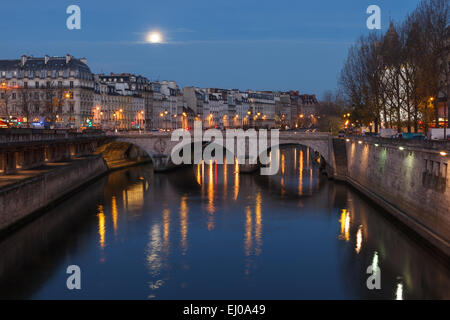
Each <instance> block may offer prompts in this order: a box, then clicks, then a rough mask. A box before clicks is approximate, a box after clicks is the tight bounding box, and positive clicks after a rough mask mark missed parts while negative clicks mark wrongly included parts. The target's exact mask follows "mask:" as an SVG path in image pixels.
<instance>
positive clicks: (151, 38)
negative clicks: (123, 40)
mask: <svg viewBox="0 0 450 320" xmlns="http://www.w3.org/2000/svg"><path fill="white" fill-rule="evenodd" d="M162 41H163V39H162V35H161V33H159V32H156V31H152V32H150V33H149V34H148V35H147V42H150V43H161V42H162Z"/></svg>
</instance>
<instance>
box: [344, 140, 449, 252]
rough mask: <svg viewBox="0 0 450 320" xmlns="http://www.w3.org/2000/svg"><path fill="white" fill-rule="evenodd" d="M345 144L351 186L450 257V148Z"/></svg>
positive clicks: (414, 144)
mask: <svg viewBox="0 0 450 320" xmlns="http://www.w3.org/2000/svg"><path fill="white" fill-rule="evenodd" d="M345 141H346V153H347V179H346V180H347V182H348V183H350V184H351V185H353V186H354V187H355V188H357V189H358V190H360V191H361V192H362V193H364V194H365V195H366V196H368V197H369V198H371V199H372V200H373V201H375V202H376V203H377V204H379V205H380V206H381V207H383V208H384V209H386V210H387V211H388V212H390V213H391V214H392V215H393V216H394V217H395V218H397V219H398V220H400V221H401V222H402V223H404V224H406V225H407V226H408V227H409V228H410V229H412V230H413V231H415V232H416V233H418V234H419V235H421V236H422V237H423V238H425V239H426V240H428V242H429V243H430V244H432V245H433V246H434V247H437V248H438V249H439V250H440V251H441V252H443V253H444V254H446V255H447V256H450V172H449V162H450V143H448V142H445V141H443V142H438V141H433V142H432V141H428V142H426V141H408V140H405V139H383V138H374V137H347V138H346V140H345Z"/></svg>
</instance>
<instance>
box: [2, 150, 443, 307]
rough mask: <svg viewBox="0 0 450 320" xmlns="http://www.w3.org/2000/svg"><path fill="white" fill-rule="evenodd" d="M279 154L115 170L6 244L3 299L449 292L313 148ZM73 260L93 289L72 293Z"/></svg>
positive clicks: (427, 262)
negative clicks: (243, 166) (255, 164)
mask: <svg viewBox="0 0 450 320" xmlns="http://www.w3.org/2000/svg"><path fill="white" fill-rule="evenodd" d="M276 159H278V160H277V161H280V171H279V173H278V174H277V175H275V176H260V175H257V174H244V173H239V165H238V163H237V161H236V160H237V159H235V161H234V162H235V163H234V164H231V161H230V163H229V164H227V165H218V164H217V163H215V162H209V161H208V162H207V163H204V162H203V163H201V164H199V165H195V166H194V167H193V168H183V169H180V170H176V171H174V172H170V173H166V174H155V173H154V172H153V170H152V168H151V166H140V167H134V168H130V169H126V170H122V171H117V172H114V173H111V174H110V175H109V176H107V177H105V178H103V179H100V180H98V181H97V182H95V183H94V184H92V185H90V186H89V187H87V188H86V190H84V191H82V192H80V193H78V194H76V195H74V197H73V198H71V199H68V200H67V201H66V202H64V203H62V204H61V205H59V206H57V207H55V208H54V209H52V210H50V211H49V212H48V213H47V214H46V215H44V216H42V217H41V218H39V219H37V220H36V221H34V222H32V223H31V224H29V225H27V226H26V227H25V228H23V229H21V230H20V231H18V232H17V233H15V234H14V235H13V236H11V237H10V238H8V239H6V240H5V241H3V242H1V243H0V252H1V253H2V259H0V298H12V297H21V298H74V297H75V298H87V299H89V298H142V299H146V298H152V299H153V298H157V299H158V298H161V299H163V298H170V299H171V298H175V299H182V298H187V299H205V298H215V299H241V298H245V299H264V298H267V299H270V298H272V299H278V298H280V299H297V298H307V299H314V298H330V299H346V298H362V299H366V298H368V299H371V298H377V299H378V298H386V299H406V298H408V299H417V298H445V299H449V298H450V272H449V267H448V265H447V264H445V262H442V261H441V260H439V259H436V258H435V257H434V256H433V255H432V254H431V253H430V252H428V251H427V249H426V248H424V247H422V246H420V245H419V244H418V241H416V240H415V239H413V238H411V236H409V235H407V234H405V233H404V232H403V231H400V230H399V229H398V228H397V227H396V226H394V225H393V224H392V223H391V222H390V220H389V219H387V218H386V216H387V215H386V214H385V213H383V212H382V211H381V210H380V209H378V208H376V207H374V205H373V204H371V203H368V202H367V200H366V199H365V198H362V197H361V196H359V195H358V194H357V193H355V192H354V191H353V190H351V189H349V188H348V187H347V186H345V185H343V184H337V183H334V182H332V181H329V180H328V179H327V178H326V177H323V176H321V175H320V172H319V165H320V161H318V159H320V158H317V157H316V155H315V154H314V152H311V151H310V150H309V149H307V148H300V147H297V148H289V149H281V150H279V151H278V152H277V154H276ZM369 235H370V236H369ZM98 257H100V259H99V258H98ZM69 264H77V265H80V267H81V268H82V270H83V274H84V275H85V276H86V278H85V280H84V281H86V283H85V288H89V289H85V290H82V291H81V292H78V293H76V295H74V293H73V292H69V291H68V290H64V284H65V281H66V277H67V275H66V274H65V268H66V267H67V265H69ZM368 266H372V269H373V270H378V268H379V270H380V272H381V274H382V277H381V281H382V284H381V288H382V290H368V289H367V288H366V286H365V284H366V280H367V277H368V274H367V273H366V270H367V267H368Z"/></svg>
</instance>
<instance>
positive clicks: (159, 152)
mask: <svg viewBox="0 0 450 320" xmlns="http://www.w3.org/2000/svg"><path fill="white" fill-rule="evenodd" d="M224 136H225V135H224ZM109 138H110V139H111V140H112V141H110V142H109V143H128V144H130V145H134V146H138V147H139V148H140V149H142V150H143V151H145V152H146V153H147V155H148V156H149V157H150V158H151V159H152V162H153V164H154V168H155V170H156V171H164V170H166V169H168V168H170V167H172V166H173V164H172V162H171V154H172V151H173V150H174V147H175V146H176V145H177V144H179V141H171V134H170V133H159V132H157V133H141V134H132V133H124V134H116V135H111V136H109ZM192 140H194V139H192ZM234 140H235V142H234V144H235V149H234V150H231V151H232V152H233V154H236V152H235V150H236V140H237V139H234ZM267 140H268V148H271V147H274V146H271V140H270V134H269V135H268V139H267ZM209 143H211V142H210V140H209V139H207V140H205V139H204V138H202V145H203V146H204V145H205V144H209ZM252 143H257V141H254V142H253V141H251V139H250V141H249V143H247V146H246V149H247V150H248V145H249V144H252ZM339 143H341V144H342V145H343V147H344V150H341V151H343V153H344V154H345V144H344V141H343V140H340V139H336V138H333V137H332V136H331V135H330V134H329V133H301V132H280V133H279V146H280V147H283V146H294V145H301V146H306V147H309V148H311V149H312V150H314V151H316V152H318V153H319V154H320V155H321V156H322V158H323V160H324V161H325V162H326V169H327V173H328V174H329V175H330V176H332V177H337V176H340V175H341V174H344V175H345V173H344V172H339V171H340V170H339V169H338V167H339V163H336V160H337V158H336V157H335V154H334V148H335V147H336V145H338V144H339ZM224 144H225V142H224ZM341 147H342V146H341ZM265 151H267V150H258V153H259V154H261V153H262V152H265ZM338 158H339V157H338ZM338 160H339V159H338ZM345 161H346V160H345ZM338 162H339V161H338ZM342 165H343V166H344V167H345V166H346V163H343V164H342Z"/></svg>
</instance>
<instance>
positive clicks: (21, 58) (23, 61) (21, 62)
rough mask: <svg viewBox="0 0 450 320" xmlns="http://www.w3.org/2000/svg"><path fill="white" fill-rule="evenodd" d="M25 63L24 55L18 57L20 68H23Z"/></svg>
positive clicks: (25, 57)
mask: <svg viewBox="0 0 450 320" xmlns="http://www.w3.org/2000/svg"><path fill="white" fill-rule="evenodd" d="M26 62H27V56H26V55H22V56H21V57H20V65H21V66H22V67H24V66H25V63H26Z"/></svg>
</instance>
